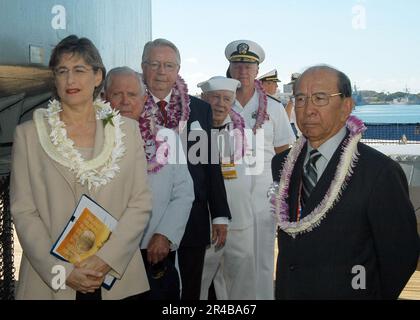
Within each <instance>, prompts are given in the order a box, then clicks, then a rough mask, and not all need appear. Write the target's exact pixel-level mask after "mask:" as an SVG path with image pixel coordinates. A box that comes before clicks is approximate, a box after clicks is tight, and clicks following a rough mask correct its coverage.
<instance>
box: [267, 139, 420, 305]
mask: <svg viewBox="0 0 420 320" xmlns="http://www.w3.org/2000/svg"><path fill="white" fill-rule="evenodd" d="M358 150H359V153H360V156H359V160H358V162H357V164H356V167H355V168H354V173H353V176H352V177H351V179H350V180H349V181H348V185H347V188H346V189H345V191H344V192H343V194H342V197H341V199H340V201H339V202H338V203H336V204H335V206H334V207H333V208H332V209H331V210H330V211H329V212H328V213H327V214H326V217H325V218H324V220H322V222H321V224H320V226H318V227H316V228H315V229H313V231H311V232H308V233H304V234H301V235H298V236H297V237H296V238H295V239H293V238H292V237H291V236H289V235H288V234H286V233H285V232H284V231H281V230H280V231H279V234H278V241H279V258H278V265H277V275H276V298H277V299H396V298H398V296H399V294H400V292H401V290H402V289H403V288H404V286H405V284H406V283H407V281H408V280H409V278H410V276H411V275H412V273H413V272H414V271H415V269H416V265H417V259H418V254H419V237H418V234H417V229H416V218H415V214H414V209H413V206H412V204H411V202H410V199H409V194H408V186H407V180H406V177H405V175H404V172H403V171H402V169H401V167H400V166H399V165H398V164H397V163H396V162H394V161H392V160H391V159H390V158H388V157H387V156H385V155H383V154H381V153H379V152H378V151H376V150H374V149H372V148H370V147H368V146H366V145H364V144H362V143H359V144H358ZM288 152H289V151H285V152H284V153H282V154H279V155H276V156H275V157H274V158H273V160H272V172H273V179H274V180H275V181H279V175H280V169H281V168H282V166H283V163H284V160H285V158H286V156H287V154H288ZM305 154H306V147H305V148H304V150H303V152H302V153H301V155H300V157H299V159H298V161H297V163H296V166H295V169H294V171H293V174H292V177H291V187H290V189H289V199H288V201H289V207H290V215H291V219H292V220H296V217H295V212H296V209H297V199H298V191H299V190H298V189H299V186H300V179H301V175H302V169H303V162H304V158H305ZM340 154H341V147H339V148H338V149H337V151H336V152H335V154H334V156H333V157H332V159H331V160H330V162H329V164H328V166H327V168H326V169H325V171H324V173H323V175H322V177H321V179H320V180H319V181H318V183H317V185H316V187H315V189H314V191H313V193H312V194H311V196H310V198H309V199H308V203H307V205H306V207H305V208H304V210H303V212H302V214H303V216H306V215H307V214H308V213H309V212H311V211H312V210H313V209H314V207H315V206H316V205H317V204H318V203H319V201H320V200H321V199H322V198H323V197H324V195H325V193H326V190H327V189H328V187H329V185H330V183H331V180H332V178H333V176H334V174H335V171H336V168H337V165H338V162H339V157H340ZM292 213H293V214H292ZM357 265H361V266H363V267H364V268H365V270H366V289H365V290H354V289H353V287H352V281H353V280H354V278H355V277H356V276H360V275H361V273H360V271H356V270H354V273H352V269H353V267H355V266H357ZM356 282H357V278H356ZM359 284H360V281H359Z"/></svg>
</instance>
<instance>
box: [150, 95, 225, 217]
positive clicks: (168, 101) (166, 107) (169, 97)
mask: <svg viewBox="0 0 420 320" xmlns="http://www.w3.org/2000/svg"><path fill="white" fill-rule="evenodd" d="M171 95H172V90H171V92H169V94H168V95H167V96H166V97H165V99H163V100H164V101H166V103H167V104H166V106H165V110H166V111H168V107H169V103H170V102H171ZM152 97H153V101H154V102H155V103H156V104H157V103H158V102H159V101H161V99H159V98H157V97H155V96H154V95H153V94H152ZM209 141H210V140H209ZM212 223H213V224H229V219H228V218H225V217H219V218H214V219H213V220H212Z"/></svg>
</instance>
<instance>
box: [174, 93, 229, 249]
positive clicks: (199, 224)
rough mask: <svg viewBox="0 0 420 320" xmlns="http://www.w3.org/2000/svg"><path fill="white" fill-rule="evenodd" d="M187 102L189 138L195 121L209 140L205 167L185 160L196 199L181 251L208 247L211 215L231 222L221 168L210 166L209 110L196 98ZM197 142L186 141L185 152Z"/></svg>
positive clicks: (210, 120)
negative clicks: (188, 108)
mask: <svg viewBox="0 0 420 320" xmlns="http://www.w3.org/2000/svg"><path fill="white" fill-rule="evenodd" d="M190 99H191V102H190V109H191V113H190V117H189V119H188V123H187V134H188V137H190V133H191V124H192V123H194V122H196V121H198V122H199V124H200V127H201V128H202V129H203V130H205V132H206V133H207V137H208V139H209V140H208V141H207V142H205V144H204V146H206V147H207V148H208V149H207V151H208V154H207V155H206V157H205V158H207V160H208V164H203V163H198V164H192V163H191V162H190V160H191V159H190V157H189V156H188V169H189V171H190V174H191V177H192V180H193V182H194V193H195V199H194V202H193V206H192V209H191V213H190V217H189V220H188V223H187V226H186V229H185V233H184V237H183V239H182V241H181V245H180V246H181V247H198V246H207V245H208V244H210V212H211V219H214V218H217V217H226V218H228V219H230V218H231V215H230V211H229V205H228V202H227V197H226V190H225V184H224V181H223V176H222V171H221V169H220V165H219V164H211V141H210V137H211V128H212V123H213V119H212V112H211V107H210V105H209V104H208V103H206V102H204V101H202V100H200V99H197V98H195V97H192V96H190ZM197 141H198V139H197ZM197 141H195V140H194V141H188V143H187V152H190V150H191V148H192V147H195V148H197V147H198V144H199V142H197ZM197 143H198V144H197ZM195 148H194V149H192V150H191V152H192V153H193V154H196V152H195ZM187 154H188V153H186V155H187ZM209 210H210V211H209Z"/></svg>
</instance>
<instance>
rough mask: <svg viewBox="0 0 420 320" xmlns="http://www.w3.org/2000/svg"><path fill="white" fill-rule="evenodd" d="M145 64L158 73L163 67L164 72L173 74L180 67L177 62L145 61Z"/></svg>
mask: <svg viewBox="0 0 420 320" xmlns="http://www.w3.org/2000/svg"><path fill="white" fill-rule="evenodd" d="M144 63H145V64H147V65H148V66H149V67H150V69H152V70H153V71H158V70H159V69H160V67H161V66H162V67H163V69H164V70H166V71H169V72H172V71H175V70H176V69H177V68H178V66H179V65H178V63H175V62H159V61H150V62H149V61H145V62H144Z"/></svg>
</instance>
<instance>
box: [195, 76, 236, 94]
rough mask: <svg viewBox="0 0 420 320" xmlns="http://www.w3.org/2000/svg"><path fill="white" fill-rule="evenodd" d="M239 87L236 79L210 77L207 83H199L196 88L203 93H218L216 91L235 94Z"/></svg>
mask: <svg viewBox="0 0 420 320" xmlns="http://www.w3.org/2000/svg"><path fill="white" fill-rule="evenodd" d="M240 86H241V82H240V81H238V80H236V79H230V78H226V77H221V76H217V77H212V78H210V79H209V80H207V81H204V82H200V83H199V84H197V87H199V88H201V90H203V92H210V91H218V90H228V91H232V92H236V89H238V88H239V87H240Z"/></svg>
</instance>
